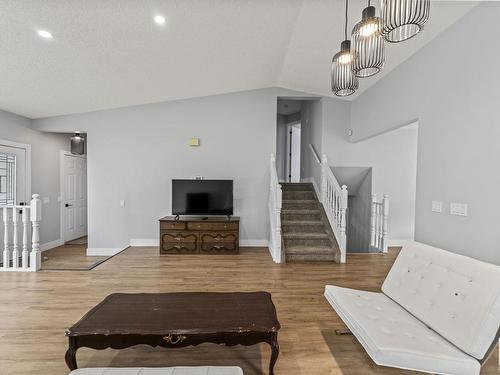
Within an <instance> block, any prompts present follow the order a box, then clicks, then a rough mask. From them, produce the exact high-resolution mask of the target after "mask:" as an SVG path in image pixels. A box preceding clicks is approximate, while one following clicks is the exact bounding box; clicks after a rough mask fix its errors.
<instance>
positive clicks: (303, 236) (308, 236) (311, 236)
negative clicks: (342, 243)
mask: <svg viewBox="0 0 500 375" xmlns="http://www.w3.org/2000/svg"><path fill="white" fill-rule="evenodd" d="M283 237H285V239H305V240H315V239H328V238H330V237H328V234H327V233H326V232H325V233H310V232H293V233H283Z"/></svg>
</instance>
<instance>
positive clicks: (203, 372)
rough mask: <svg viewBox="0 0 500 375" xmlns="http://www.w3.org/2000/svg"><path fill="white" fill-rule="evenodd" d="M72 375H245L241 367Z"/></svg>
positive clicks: (98, 370) (79, 374)
mask: <svg viewBox="0 0 500 375" xmlns="http://www.w3.org/2000/svg"><path fill="white" fill-rule="evenodd" d="M70 375H243V371H241V369H240V368H239V367H214V366H206V367H154V368H153V367H149V368H139V367H136V368H132V367H130V368H118V367H115V368H82V369H78V370H74V371H72V372H71V373H70Z"/></svg>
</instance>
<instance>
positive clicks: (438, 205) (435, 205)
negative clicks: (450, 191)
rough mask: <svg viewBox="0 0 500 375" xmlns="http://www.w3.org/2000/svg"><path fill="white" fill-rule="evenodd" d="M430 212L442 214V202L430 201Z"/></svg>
mask: <svg viewBox="0 0 500 375" xmlns="http://www.w3.org/2000/svg"><path fill="white" fill-rule="evenodd" d="M432 212H439V213H441V212H443V202H441V201H432Z"/></svg>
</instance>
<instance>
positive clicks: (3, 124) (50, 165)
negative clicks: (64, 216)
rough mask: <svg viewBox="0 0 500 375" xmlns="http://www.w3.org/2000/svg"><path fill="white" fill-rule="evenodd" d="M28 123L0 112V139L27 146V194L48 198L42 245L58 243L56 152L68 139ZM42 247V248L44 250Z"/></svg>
mask: <svg viewBox="0 0 500 375" xmlns="http://www.w3.org/2000/svg"><path fill="white" fill-rule="evenodd" d="M30 123H31V120H30V119H27V118H25V117H22V116H18V115H15V114H12V113H9V112H5V111H1V110H0V139H5V140H9V141H14V142H20V143H27V144H30V145H31V153H32V156H31V170H32V176H31V191H32V193H33V194H34V193H37V194H40V196H41V197H42V198H49V200H50V201H49V203H44V204H43V206H42V210H43V211H42V216H43V219H42V220H43V221H42V224H41V229H40V243H41V244H42V245H44V244H48V243H51V242H53V241H58V240H60V203H59V202H58V201H57V198H58V197H59V196H60V192H59V191H60V186H59V150H69V142H70V141H69V138H70V136H69V135H65V134H48V133H42V132H39V131H36V130H33V129H31V128H30ZM44 247H45V246H44Z"/></svg>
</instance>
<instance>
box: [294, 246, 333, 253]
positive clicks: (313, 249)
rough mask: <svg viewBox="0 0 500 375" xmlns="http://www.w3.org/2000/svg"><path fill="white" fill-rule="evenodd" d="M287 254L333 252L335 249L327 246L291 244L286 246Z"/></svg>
mask: <svg viewBox="0 0 500 375" xmlns="http://www.w3.org/2000/svg"><path fill="white" fill-rule="evenodd" d="M286 253H287V254H333V253H335V250H334V249H333V248H332V247H329V246H303V245H292V246H289V247H287V249H286Z"/></svg>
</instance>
